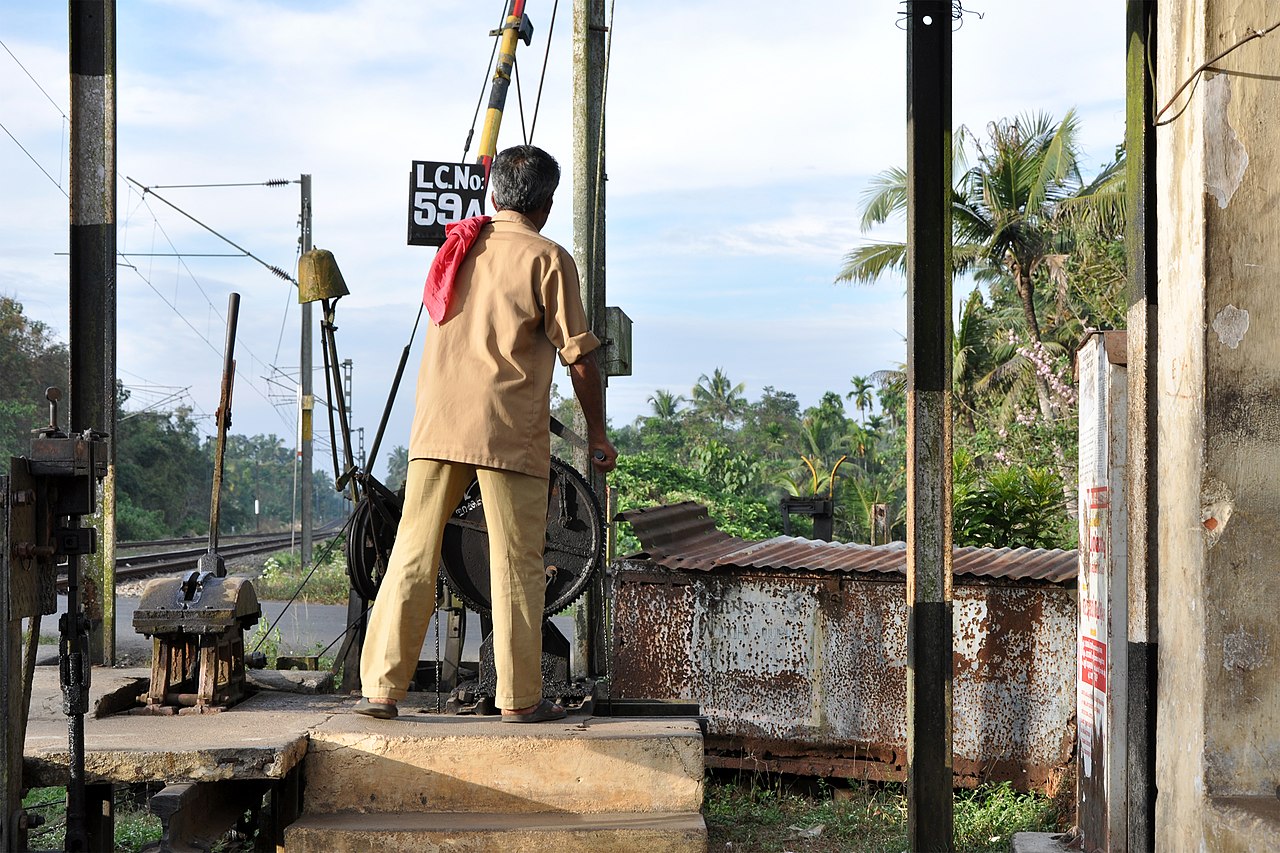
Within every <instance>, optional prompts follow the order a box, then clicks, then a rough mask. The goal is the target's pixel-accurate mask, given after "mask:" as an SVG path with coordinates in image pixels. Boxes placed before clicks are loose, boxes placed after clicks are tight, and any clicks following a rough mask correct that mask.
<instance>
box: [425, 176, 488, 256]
mask: <svg viewBox="0 0 1280 853" xmlns="http://www.w3.org/2000/svg"><path fill="white" fill-rule="evenodd" d="M485 183H486V182H485V179H484V164H482V163H439V162H436V161H434V160H414V161H413V169H412V170H411V171H410V173H409V245H410V246H440V245H443V244H444V227H445V226H446V225H448V224H449V223H451V222H457V221H458V220H460V219H467V218H470V217H472V216H479V215H480V214H482V213H484V193H485Z"/></svg>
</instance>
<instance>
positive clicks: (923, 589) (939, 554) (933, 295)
mask: <svg viewBox="0 0 1280 853" xmlns="http://www.w3.org/2000/svg"><path fill="white" fill-rule="evenodd" d="M951 9H952V4H951V0H912V2H911V3H910V4H909V5H908V16H907V279H908V281H909V288H908V307H907V313H908V318H907V613H908V617H907V840H908V847H909V848H910V849H911V850H913V851H939V850H942V851H950V850H953V849H954V841H953V838H952V835H953V813H952V760H951V732H952V720H951V702H952V663H951V661H952V639H951V609H952V605H951V203H950V202H951Z"/></svg>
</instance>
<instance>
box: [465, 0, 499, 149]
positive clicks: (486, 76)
mask: <svg viewBox="0 0 1280 853" xmlns="http://www.w3.org/2000/svg"><path fill="white" fill-rule="evenodd" d="M499 6H500V11H501V13H502V14H501V15H499V16H498V26H497V28H496V29H495V30H494V31H493V50H492V51H491V52H490V53H489V64H488V65H486V66H485V67H484V82H483V83H482V84H480V97H479V98H477V99H476V111H475V114H473V115H472V116H471V129H470V130H468V131H467V141H466V142H464V143H463V144H462V158H461V159H463V160H465V159H467V152H468V151H470V150H471V140H472V138H473V137H474V136H475V134H476V122H477V121H478V120H479V118H480V105H481V104H483V103H484V93H485V92H487V91H488V90H489V69H490V68H492V67H493V58H494V57H495V56H497V55H498V44H499V42H500V41H501V39H502V25H503V24H504V23H506V20H507V0H501V3H499Z"/></svg>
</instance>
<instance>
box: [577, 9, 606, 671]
mask: <svg viewBox="0 0 1280 853" xmlns="http://www.w3.org/2000/svg"><path fill="white" fill-rule="evenodd" d="M604 11H605V3H604V0H574V3H573V256H574V260H575V261H576V262H577V264H578V273H579V277H580V279H581V283H580V287H581V292H582V304H583V307H584V308H586V311H587V322H588V323H590V324H591V331H592V332H594V333H595V335H596V337H597V338H599V339H600V340H601V341H603V340H605V339H606V337H607V335H606V332H605V310H604V306H605V276H604V270H605V263H604V249H605V245H604V244H605V238H604V233H605V231H604V182H605V171H604V86H605V32H606V28H605V15H604ZM603 356H604V353H603V352H598V353H597V354H596V360H597V364H599V366H600V377H601V382H602V383H604V384H605V386H606V389H607V386H608V379H607V378H606V374H607V368H606V366H605V361H604V359H603ZM606 389H602V393H601V395H600V399H601V400H602V401H603V400H604V399H605V396H606V395H605V394H604V393H603V392H604V390H606ZM574 427H575V429H576V430H577V432H578V434H579V435H586V434H587V425H586V421H585V420H584V419H583V417H582V413H581V412H579V413H578V414H577V415H576V416H575V418H574ZM573 457H574V458H573V462H574V467H576V468H577V469H578V470H580V471H582V472H583V473H584V475H585V476H586V477H587V480H588V482H590V483H591V490H592V491H593V492H595V494H596V496H597V497H598V498H599V499H600V505H601V506H602V507H607V506H608V505H609V499H608V494H607V487H606V485H605V479H604V475H603V474H601V473H599V472H598V471H596V470H595V467H594V466H592V464H591V460H590V459H589V458H588V451H587V450H585V449H575V450H574V454H573ZM574 644H575V645H576V647H577V649H576V651H577V654H576V655H575V659H576V660H577V661H578V665H577V668H578V669H580V670H583V671H582V672H579V673H575V674H579V675H586V676H588V677H591V678H595V677H598V676H602V675H604V674H605V668H606V667H605V655H604V652H605V649H606V645H607V640H606V638H605V636H604V581H603V578H601V580H599V581H598V582H595V583H592V585H591V586H590V587H589V588H588V590H587V595H586V599H585V602H584V606H582V607H579V608H578V616H577V626H576V631H575V639H574Z"/></svg>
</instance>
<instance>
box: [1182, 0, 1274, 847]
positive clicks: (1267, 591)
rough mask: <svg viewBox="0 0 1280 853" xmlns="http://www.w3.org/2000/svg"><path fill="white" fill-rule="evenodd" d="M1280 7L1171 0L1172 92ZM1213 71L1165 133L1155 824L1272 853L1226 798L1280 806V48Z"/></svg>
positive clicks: (1253, 51) (1255, 50) (1235, 56)
mask: <svg viewBox="0 0 1280 853" xmlns="http://www.w3.org/2000/svg"><path fill="white" fill-rule="evenodd" d="M1276 13H1277V10H1276V5H1275V3H1274V2H1271V0H1193V2H1191V3H1162V4H1161V5H1160V18H1161V20H1160V26H1159V34H1158V37H1157V39H1158V43H1159V45H1160V55H1159V57H1158V60H1157V68H1156V78H1157V80H1159V81H1160V82H1159V90H1160V93H1161V97H1160V98H1158V99H1157V100H1160V101H1163V100H1167V98H1168V97H1169V96H1170V95H1172V93H1173V91H1174V90H1175V89H1176V88H1177V86H1178V85H1180V84H1181V82H1182V81H1183V80H1185V79H1187V78H1188V77H1189V75H1190V74H1191V72H1192V71H1194V69H1195V68H1196V67H1197V66H1198V65H1199V64H1201V63H1202V62H1204V61H1205V60H1206V59H1207V58H1209V57H1212V56H1215V55H1217V54H1218V53H1220V52H1222V51H1223V50H1224V49H1226V48H1228V47H1230V46H1231V45H1233V44H1235V43H1236V42H1237V41H1239V40H1240V38H1241V37H1242V36H1244V35H1245V34H1247V33H1249V32H1250V31H1252V30H1260V29H1262V28H1265V27H1268V26H1270V25H1271V24H1273V23H1274V22H1275V18H1276ZM1214 68H1215V70H1216V72H1217V73H1214V74H1212V75H1206V76H1205V79H1203V80H1202V81H1201V83H1200V86H1199V87H1198V91H1196V92H1193V93H1191V94H1190V95H1189V96H1186V95H1184V96H1183V99H1182V100H1184V101H1186V102H1187V109H1186V110H1185V112H1183V114H1182V115H1181V116H1180V117H1178V118H1177V119H1176V120H1175V121H1174V122H1173V123H1172V124H1170V125H1169V126H1168V127H1166V128H1163V129H1161V131H1160V135H1159V138H1158V139H1159V166H1158V168H1159V170H1160V181H1159V187H1160V190H1159V192H1160V204H1159V207H1160V209H1161V220H1160V228H1159V232H1160V233H1159V251H1158V255H1159V259H1160V260H1159V262H1160V305H1159V324H1160V387H1159V408H1160V410H1159V413H1158V420H1159V440H1160V442H1161V456H1162V464H1161V478H1160V483H1159V505H1160V513H1161V515H1160V611H1159V612H1160V627H1159V634H1160V686H1159V712H1158V713H1159V716H1158V720H1157V725H1158V731H1157V779H1158V785H1159V790H1160V794H1159V798H1158V800H1157V819H1156V825H1157V833H1158V834H1157V847H1158V848H1159V849H1169V850H1194V849H1201V848H1208V847H1211V848H1212V849H1250V848H1251V847H1254V848H1255V849H1262V848H1260V847H1256V844H1257V841H1256V840H1254V841H1250V840H1248V839H1247V838H1245V837H1244V836H1240V837H1238V838H1237V840H1235V841H1224V839H1226V838H1228V837H1231V833H1230V832H1228V833H1227V834H1226V835H1222V834H1220V833H1221V832H1224V831H1225V830H1222V828H1221V826H1217V825H1216V822H1217V821H1218V818H1217V817H1215V815H1216V814H1217V812H1215V811H1214V810H1213V809H1212V808H1210V807H1209V803H1210V802H1211V801H1212V800H1214V799H1215V798H1223V797H1243V798H1250V797H1257V798H1259V800H1260V801H1270V802H1274V799H1275V796H1276V791H1277V787H1278V786H1280V618H1278V617H1277V608H1276V602H1277V601H1280V557H1278V556H1277V555H1278V554H1280V548H1278V547H1277V546H1278V545H1280V300H1277V298H1276V295H1275V294H1276V285H1275V282H1276V278H1277V276H1278V275H1280V217H1278V216H1277V198H1280V186H1278V185H1277V180H1278V176H1280V146H1278V144H1277V136H1276V134H1275V127H1276V125H1277V123H1278V122H1280V86H1277V84H1276V79H1277V78H1278V77H1280V50H1277V49H1276V45H1275V43H1274V41H1272V40H1271V39H1270V38H1260V39H1255V40H1253V41H1251V42H1249V43H1248V44H1246V45H1244V46H1242V47H1241V48H1239V49H1238V50H1235V51H1234V52H1232V53H1231V54H1230V55H1229V56H1227V57H1225V58H1223V59H1221V60H1219V61H1217V62H1215V63H1214ZM1175 109H1176V108H1175ZM1273 831H1280V822H1278V823H1277V824H1274V825H1273ZM1262 837H1263V836H1256V837H1255V838H1257V839H1260V838H1262ZM1269 838H1270V841H1269V842H1268V843H1273V842H1274V838H1275V835H1274V834H1272V835H1270V836H1269Z"/></svg>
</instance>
